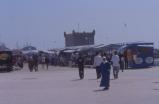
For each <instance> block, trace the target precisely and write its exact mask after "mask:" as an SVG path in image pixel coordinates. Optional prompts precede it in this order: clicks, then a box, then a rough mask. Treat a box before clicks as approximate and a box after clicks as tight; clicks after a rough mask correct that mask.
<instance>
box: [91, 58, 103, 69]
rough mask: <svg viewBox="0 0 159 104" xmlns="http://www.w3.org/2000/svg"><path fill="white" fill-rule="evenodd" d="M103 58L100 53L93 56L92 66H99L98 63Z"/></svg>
mask: <svg viewBox="0 0 159 104" xmlns="http://www.w3.org/2000/svg"><path fill="white" fill-rule="evenodd" d="M102 61H103V59H102V57H101V56H100V55H97V56H95V57H94V64H93V66H95V67H97V66H100V64H101V63H102Z"/></svg>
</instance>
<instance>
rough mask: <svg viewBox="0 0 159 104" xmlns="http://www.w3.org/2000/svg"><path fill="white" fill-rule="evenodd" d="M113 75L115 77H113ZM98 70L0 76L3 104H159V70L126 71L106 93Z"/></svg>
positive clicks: (52, 69) (0, 103)
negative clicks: (101, 85) (80, 77)
mask: <svg viewBox="0 0 159 104" xmlns="http://www.w3.org/2000/svg"><path fill="white" fill-rule="evenodd" d="M111 74H112V73H111ZM99 84H100V80H96V73H95V69H85V78H84V79H83V80H79V77H78V70H77V69H76V68H69V67H49V70H46V69H41V67H40V68H39V72H29V70H28V68H27V66H25V67H24V69H23V70H21V71H14V72H10V73H0V104H158V102H159V68H158V67H157V66H156V67H153V68H148V69H135V70H125V71H124V72H120V74H119V79H118V80H113V77H112V76H111V82H110V85H111V86H110V89H109V90H108V91H102V90H101V89H102V88H100V87H99Z"/></svg>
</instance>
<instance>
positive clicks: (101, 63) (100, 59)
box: [77, 51, 125, 90]
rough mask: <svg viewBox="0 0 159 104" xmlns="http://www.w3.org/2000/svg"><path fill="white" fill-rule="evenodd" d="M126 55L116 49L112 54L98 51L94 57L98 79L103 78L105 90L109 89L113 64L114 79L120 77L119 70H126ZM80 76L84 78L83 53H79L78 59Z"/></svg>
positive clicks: (101, 84) (102, 82)
mask: <svg viewBox="0 0 159 104" xmlns="http://www.w3.org/2000/svg"><path fill="white" fill-rule="evenodd" d="M124 62H125V61H124V57H123V55H121V54H118V53H117V51H114V53H113V54H112V55H108V54H105V53H104V54H101V53H100V52H97V53H96V56H95V57H94V64H93V67H94V68H95V69H96V75H97V79H100V78H101V82H100V87H104V89H103V90H108V89H109V87H110V84H109V82H110V70H111V66H112V69H113V76H114V79H118V77H119V70H120V69H121V70H122V72H123V70H124V68H125V67H124ZM77 63H78V69H79V77H80V79H83V78H84V57H83V56H82V54H79V57H78V59H77Z"/></svg>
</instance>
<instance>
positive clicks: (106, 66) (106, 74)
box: [100, 57, 111, 90]
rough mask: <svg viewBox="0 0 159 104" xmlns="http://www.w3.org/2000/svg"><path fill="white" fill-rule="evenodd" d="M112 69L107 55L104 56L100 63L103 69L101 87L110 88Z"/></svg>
mask: <svg viewBox="0 0 159 104" xmlns="http://www.w3.org/2000/svg"><path fill="white" fill-rule="evenodd" d="M110 69H111V64H110V62H109V61H108V60H107V58H106V57H103V61H102V63H101V65H100V70H101V75H102V78H101V82H100V87H104V89H103V90H108V89H109V86H110V85H109V82H110Z"/></svg>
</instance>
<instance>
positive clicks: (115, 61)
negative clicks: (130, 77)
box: [111, 51, 120, 79]
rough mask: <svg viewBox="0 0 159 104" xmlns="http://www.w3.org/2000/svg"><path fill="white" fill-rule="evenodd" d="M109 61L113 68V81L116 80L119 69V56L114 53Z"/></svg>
mask: <svg viewBox="0 0 159 104" xmlns="http://www.w3.org/2000/svg"><path fill="white" fill-rule="evenodd" d="M111 61H112V66H113V75H114V79H118V73H119V69H120V59H119V56H118V55H117V51H115V52H114V54H113V56H112V59H111Z"/></svg>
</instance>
